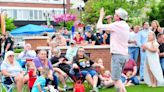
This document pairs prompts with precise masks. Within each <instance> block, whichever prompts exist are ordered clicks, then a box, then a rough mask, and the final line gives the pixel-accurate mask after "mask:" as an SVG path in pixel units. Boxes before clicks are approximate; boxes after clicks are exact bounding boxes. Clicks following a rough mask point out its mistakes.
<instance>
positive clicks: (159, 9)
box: [147, 0, 164, 27]
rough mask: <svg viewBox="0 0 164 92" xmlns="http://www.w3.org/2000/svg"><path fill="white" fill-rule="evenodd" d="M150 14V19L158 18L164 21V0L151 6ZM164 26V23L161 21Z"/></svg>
mask: <svg viewBox="0 0 164 92" xmlns="http://www.w3.org/2000/svg"><path fill="white" fill-rule="evenodd" d="M147 15H148V16H149V21H152V20H158V21H159V22H162V21H163V22H164V0H161V2H160V3H159V4H157V5H153V6H151V11H150V12H148V13H147ZM161 24H162V25H161V26H163V27H164V23H161Z"/></svg>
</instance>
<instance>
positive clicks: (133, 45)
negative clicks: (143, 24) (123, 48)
mask: <svg viewBox="0 0 164 92" xmlns="http://www.w3.org/2000/svg"><path fill="white" fill-rule="evenodd" d="M139 30H140V26H134V29H133V30H132V31H131V32H130V33H129V41H128V43H129V48H128V51H129V55H130V58H131V59H133V60H134V61H136V62H137V61H138V55H139V46H138V45H137V34H138V32H139Z"/></svg>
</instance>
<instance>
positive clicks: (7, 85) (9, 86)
mask: <svg viewBox="0 0 164 92" xmlns="http://www.w3.org/2000/svg"><path fill="white" fill-rule="evenodd" d="M9 78H10V79H11V82H12V83H5V77H4V76H3V75H2V76H1V86H2V87H1V92H3V88H4V90H5V91H6V92H12V89H13V88H14V87H15V82H14V80H13V79H12V78H11V77H9Z"/></svg>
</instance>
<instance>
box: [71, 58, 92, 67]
mask: <svg viewBox="0 0 164 92" xmlns="http://www.w3.org/2000/svg"><path fill="white" fill-rule="evenodd" d="M73 63H76V64H77V65H78V66H79V67H80V69H81V70H87V69H90V68H91V66H92V65H93V64H94V62H93V61H91V60H87V59H86V58H85V57H83V58H79V59H77V58H76V57H74V59H73Z"/></svg>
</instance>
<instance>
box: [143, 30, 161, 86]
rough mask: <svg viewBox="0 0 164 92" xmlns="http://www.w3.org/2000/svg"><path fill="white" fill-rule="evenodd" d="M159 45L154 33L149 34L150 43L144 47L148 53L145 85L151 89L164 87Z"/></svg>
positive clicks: (145, 67)
mask: <svg viewBox="0 0 164 92" xmlns="http://www.w3.org/2000/svg"><path fill="white" fill-rule="evenodd" d="M158 47H159V44H158V43H157V41H156V38H155V34H154V32H152V31H150V32H149V33H148V41H147V43H146V44H145V45H144V46H143V50H144V51H146V62H145V66H144V80H145V83H146V84H148V85H149V86H151V87H156V86H164V78H163V74H162V68H161V66H160V61H159V54H158V52H159V50H158Z"/></svg>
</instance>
